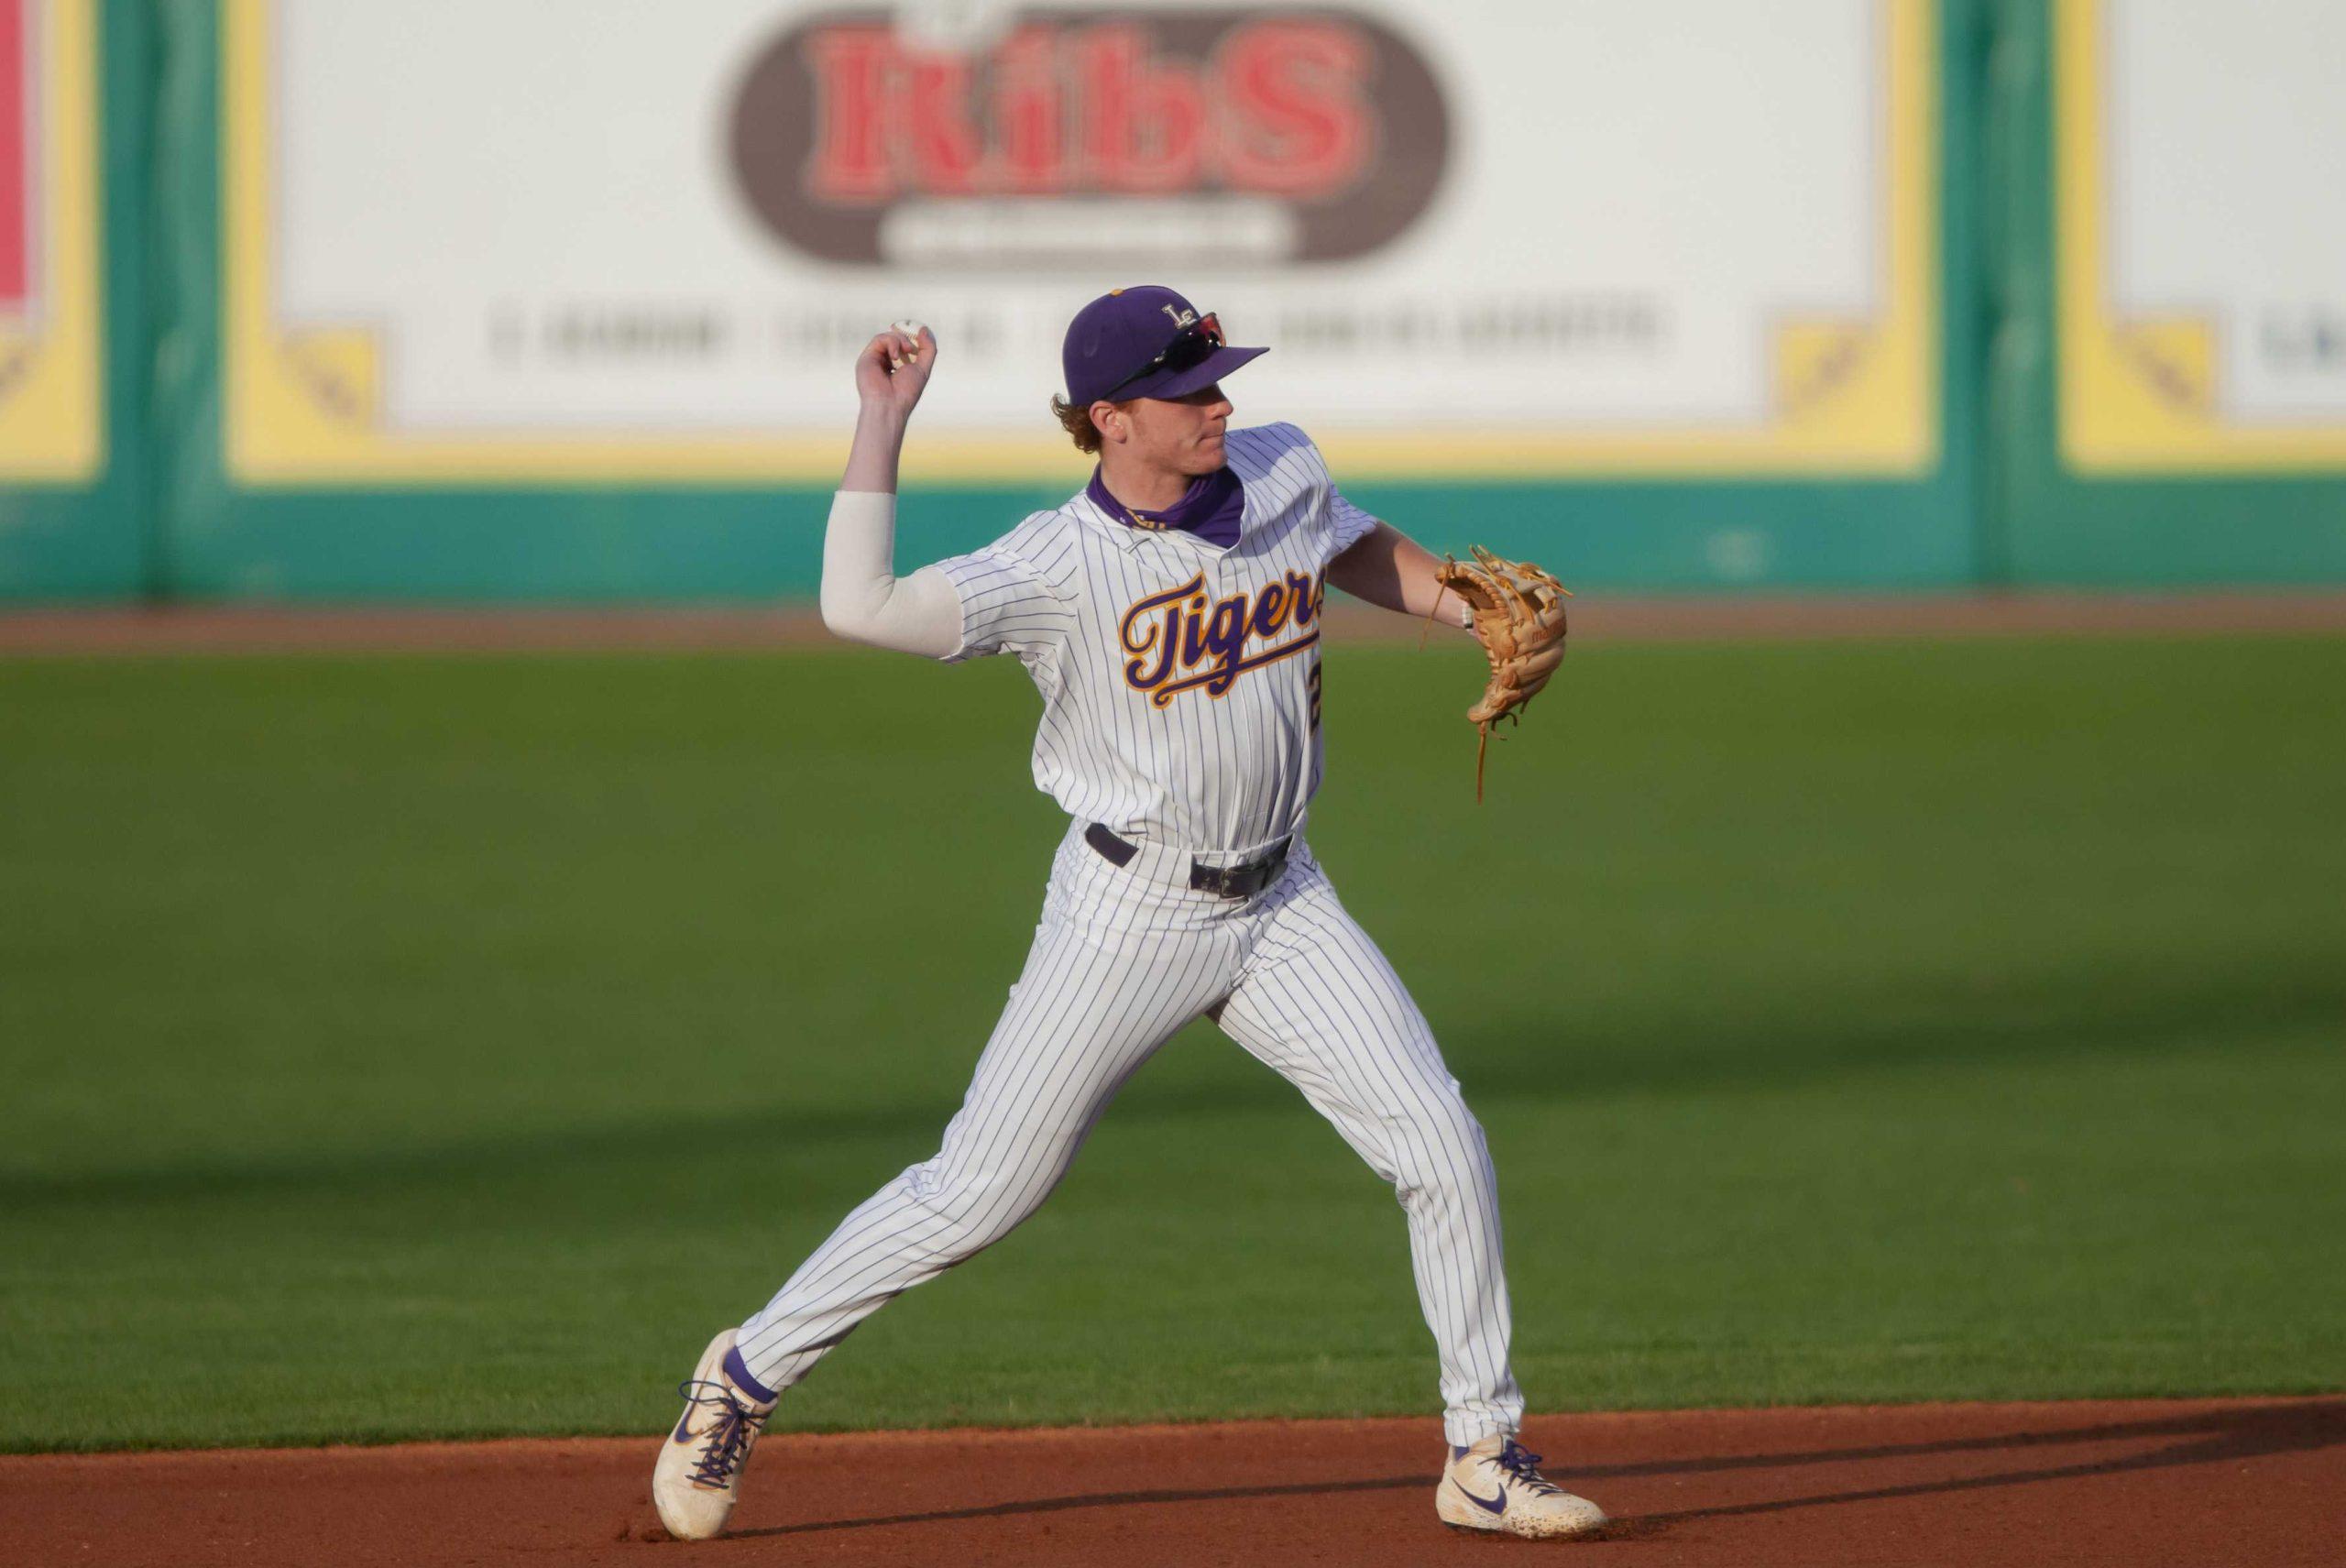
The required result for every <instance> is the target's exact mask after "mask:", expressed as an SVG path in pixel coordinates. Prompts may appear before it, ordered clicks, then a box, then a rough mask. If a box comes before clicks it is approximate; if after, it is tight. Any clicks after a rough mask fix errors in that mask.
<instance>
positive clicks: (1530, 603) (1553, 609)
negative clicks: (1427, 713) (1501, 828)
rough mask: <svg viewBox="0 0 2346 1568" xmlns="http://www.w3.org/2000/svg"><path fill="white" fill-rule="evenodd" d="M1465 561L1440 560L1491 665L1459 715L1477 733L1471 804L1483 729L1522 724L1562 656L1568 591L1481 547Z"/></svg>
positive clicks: (1486, 733)
mask: <svg viewBox="0 0 2346 1568" xmlns="http://www.w3.org/2000/svg"><path fill="white" fill-rule="evenodd" d="M1471 551H1472V554H1473V555H1474V559H1473V560H1472V561H1457V560H1451V559H1448V558H1445V559H1444V560H1443V561H1442V567H1441V570H1440V572H1439V574H1438V576H1439V577H1440V580H1441V582H1442V587H1445V588H1448V589H1449V590H1450V591H1451V592H1453V593H1454V594H1456V595H1457V596H1458V597H1459V598H1462V599H1464V600H1465V601H1466V606H1467V609H1468V610H1469V611H1470V612H1471V613H1472V615H1473V618H1474V622H1473V628H1472V630H1474V636H1475V638H1476V639H1477V640H1478V641H1481V643H1482V644H1483V652H1485V654H1487V655H1488V656H1489V658H1490V661H1491V680H1490V684H1489V685H1486V686H1485V687H1484V688H1483V696H1482V698H1481V700H1480V701H1478V702H1476V703H1475V704H1474V707H1470V708H1468V709H1467V710H1466V718H1467V721H1468V722H1469V723H1471V724H1473V725H1474V728H1475V729H1477V730H1478V731H1479V732H1480V733H1481V737H1482V739H1481V740H1479V741H1478V742H1477V743H1476V745H1475V748H1474V798H1475V800H1477V801H1480V800H1481V799H1482V798H1483V757H1484V753H1485V752H1486V751H1488V750H1489V749H1490V743H1491V726H1492V725H1494V724H1496V723H1497V722H1498V721H1499V720H1500V719H1502V718H1510V717H1511V718H1514V719H1515V721H1516V722H1517V723H1518V724H1520V723H1521V722H1523V718H1522V713H1523V705H1524V704H1526V703H1528V702H1529V701H1530V700H1531V699H1532V698H1533V697H1535V696H1539V695H1540V688H1541V687H1543V686H1545V685H1547V684H1548V678H1549V677H1550V676H1551V675H1553V674H1555V673H1556V666H1557V665H1558V664H1560V663H1563V658H1564V600H1566V599H1568V598H1572V597H1573V596H1572V590H1571V589H1570V588H1567V587H1564V585H1563V584H1562V583H1560V582H1558V581H1556V579H1555V578H1553V577H1551V576H1549V575H1548V574H1547V573H1545V572H1543V571H1541V570H1540V568H1539V567H1537V566H1535V565H1531V564H1530V563H1529V562H1528V561H1509V560H1507V559H1506V558H1505V557H1503V556H1499V555H1494V554H1491V553H1490V552H1489V551H1488V550H1485V549H1484V548H1483V547H1482V546H1481V545H1479V544H1476V545H1474V546H1471Z"/></svg>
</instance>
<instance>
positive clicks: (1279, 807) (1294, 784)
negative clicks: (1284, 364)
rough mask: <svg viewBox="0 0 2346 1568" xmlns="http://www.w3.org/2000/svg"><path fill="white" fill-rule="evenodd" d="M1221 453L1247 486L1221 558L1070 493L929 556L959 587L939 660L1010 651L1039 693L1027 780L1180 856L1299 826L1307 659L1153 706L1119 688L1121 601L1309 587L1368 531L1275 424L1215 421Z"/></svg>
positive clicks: (1366, 522)
mask: <svg viewBox="0 0 2346 1568" xmlns="http://www.w3.org/2000/svg"><path fill="white" fill-rule="evenodd" d="M1225 452H1226V455H1227V457H1228V460H1229V463H1230V466H1231V468H1232V469H1233V471H1234V472H1235V473H1236V474H1237V475H1238V477H1239V478H1240V479H1241V480H1242V481H1243V482H1244V485H1245V487H1246V497H1245V510H1244V515H1243V516H1242V518H1241V521H1240V523H1239V537H1238V543H1236V544H1234V545H1233V546H1232V547H1231V548H1230V549H1229V550H1226V551H1222V550H1216V549H1214V548H1213V547H1212V546H1211V545H1210V544H1207V543H1204V542H1202V541H1200V540H1199V539H1196V538H1194V537H1192V536H1191V535H1189V534H1187V533H1182V532H1144V531H1142V530H1137V529H1135V528H1132V527H1130V526H1128V525H1127V524H1125V523H1123V522H1120V521H1117V520H1115V519H1114V518H1112V517H1109V516H1107V515H1106V514H1105V513H1103V512H1102V511H1101V510H1100V509H1099V508H1098V507H1096V506H1094V505H1093V504H1092V502H1091V499H1090V498H1089V497H1087V496H1085V495H1083V494H1082V493H1081V492H1080V491H1079V492H1078V493H1077V494H1076V495H1074V496H1072V497H1070V498H1069V500H1068V502H1067V504H1066V505H1064V506H1062V507H1060V508H1059V509H1058V510H1056V511H1047V512H1036V514H1034V515H1033V516H1032V517H1029V518H1027V519H1026V521H1024V522H1022V523H1020V524H1019V525H1018V526H1017V527H1016V528H1014V529H1013V530H1012V531H1011V532H1009V533H1007V534H1005V535H1003V537H1002V538H1000V539H998V540H996V541H994V542H993V543H992V544H989V545H987V546H985V547H984V548H983V549H981V550H977V551H973V552H972V553H970V554H967V555H956V556H952V557H950V558H948V559H947V560H944V561H940V562H938V563H937V566H938V568H939V569H940V570H941V571H943V572H944V573H945V575H946V576H948V577H949V578H951V579H952V582H953V586H954V587H955V588H956V589H957V590H958V591H959V593H960V595H961V619H962V628H961V646H960V648H959V650H957V651H956V652H954V653H953V655H952V658H953V659H955V660H961V659H970V658H976V657H978V656H980V655H982V654H987V653H997V652H1009V653H1014V654H1015V655H1017V657H1018V658H1019V660H1020V661H1021V662H1022V663H1025V666H1026V669H1027V671H1028V673H1029V674H1032V675H1033V676H1034V679H1035V684H1036V687H1037V689H1039V690H1040V691H1041V693H1042V696H1043V718H1042V722H1041V724H1040V725H1039V726H1038V728H1037V729H1036V736H1035V758H1034V769H1035V785H1036V788H1037V789H1040V790H1042V791H1043V792H1044V793H1045V794H1047V795H1050V796H1051V797H1052V798H1053V799H1055V800H1057V801H1058V803H1059V806H1060V807H1061V808H1062V809H1064V810H1065V811H1066V812H1067V814H1068V815H1069V816H1070V817H1081V818H1082V819H1084V820H1086V821H1090V822H1103V823H1106V824H1107V825H1108V826H1109V827H1110V828H1114V829H1115V830H1116V831H1117V832H1118V833H1121V834H1123V835H1124V837H1125V838H1127V839H1135V840H1139V841H1144V842H1152V843H1159V844H1179V845H1183V846H1186V847H1188V848H1189V849H1193V850H1239V849H1243V848H1244V847H1245V846H1247V845H1250V844H1262V843H1267V842H1269V841H1270V840H1272V839H1280V838H1284V837H1286V836H1287V835H1288V834H1290V833H1293V832H1295V831H1296V830H1297V829H1299V828H1301V827H1302V825H1303V822H1304V816H1305V807H1306V806H1308V805H1309V804H1310V799H1311V796H1312V795H1313V793H1314V792H1316V791H1317V790H1318V789H1319V787H1320V777H1321V765H1322V762H1321V751H1322V749H1321V743H1320V731H1319V728H1318V725H1317V724H1316V723H1315V722H1314V715H1315V713H1316V712H1317V708H1318V702H1317V696H1316V693H1317V674H1318V670H1319V652H1318V650H1317V649H1316V648H1314V649H1310V650H1309V651H1307V652H1303V653H1301V654H1299V655H1298V656H1296V657H1294V658H1290V659H1285V660H1281V661H1279V662H1277V663H1270V664H1266V665H1264V666H1262V667H1260V668H1257V669H1253V670H1249V671H1248V672H1246V674H1244V675H1242V676H1240V677H1239V679H1238V680H1237V682H1236V684H1235V685H1233V686H1232V687H1231V688H1230V690H1229V692H1228V693H1227V694H1226V695H1224V696H1210V695H1208V694H1207V693H1206V692H1204V691H1190V692H1185V693H1183V694H1181V695H1180V696H1178V697H1177V698H1176V699H1175V700H1174V701H1172V702H1171V703H1170V704H1168V705H1167V706H1165V707H1161V708H1160V707H1154V706H1152V705H1151V704H1149V703H1148V702H1146V700H1143V699H1141V698H1140V697H1139V696H1137V695H1136V694H1135V692H1134V690H1133V688H1132V687H1131V686H1130V685H1128V684H1127V683H1126V681H1125V678H1124V666H1125V663H1126V662H1127V660H1128V658H1129V657H1130V654H1129V652H1127V651H1126V650H1125V649H1124V647H1123V646H1122V645H1121V644H1120V643H1119V641H1118V633H1119V626H1120V622H1121V620H1122V617H1123V616H1124V611H1125V610H1126V609H1127V608H1128V607H1130V606H1132V605H1135V604H1137V603H1139V602H1140V601H1142V600H1144V599H1146V598H1150V597H1151V596H1154V595H1161V594H1164V593H1167V592H1168V591H1170V590H1172V589H1174V588H1177V587H1180V586H1181V585H1182V584H1184V583H1186V582H1188V581H1189V580H1190V579H1191V578H1194V577H1200V576H1201V577H1202V578H1203V584H1204V586H1203V592H1204V594H1205V596H1206V598H1208V599H1209V600H1213V599H1221V598H1226V597H1231V596H1235V595H1242V594H1244V595H1255V594H1259V593H1260V591H1261V590H1262V589H1263V588H1264V587H1266V586H1267V585H1271V584H1277V583H1283V582H1284V581H1285V580H1286V579H1287V577H1288V575H1289V574H1294V575H1295V576H1299V577H1306V578H1311V579H1314V580H1316V579H1317V578H1318V577H1319V576H1320V574H1321V572H1322V571H1324V570H1325V568H1326V566H1327V564H1328V562H1329V561H1330V560H1332V559H1333V558H1334V557H1335V556H1337V555H1339V554H1343V552H1344V551H1346V550H1348V549H1350V548H1351V547H1352V546H1353V545H1354V543H1358V542H1359V541H1360V539H1361V538H1362V537H1363V536H1364V535H1365V534H1366V533H1367V532H1369V530H1370V529H1372V528H1374V527H1375V526H1376V519H1374V518H1372V517H1370V516H1369V515H1368V514H1367V513H1365V512H1364V511H1362V510H1359V509H1358V508H1356V507H1354V506H1353V505H1352V503H1350V502H1349V501H1346V500H1345V499H1343V497H1342V496H1341V495H1339V494H1338V493H1337V491H1336V489H1335V487H1334V486H1333V485H1332V483H1330V481H1329V478H1328V469H1327V465H1326V464H1325V463H1324V462H1322V461H1321V456H1320V451H1319V448H1317V447H1315V446H1313V445H1312V444H1311V442H1310V438H1309V437H1307V436H1306V435H1305V434H1304V433H1302V432H1301V431H1299V430H1298V429H1297V428H1296V427H1295V426H1293V425H1291V424H1274V425H1265V426H1262V427H1260V428H1258V429H1255V430H1234V431H1232V432H1231V433H1230V434H1229V437H1228V440H1227V442H1226V444H1225ZM1314 629H1315V630H1316V621H1315V623H1314ZM1257 645H1259V644H1257Z"/></svg>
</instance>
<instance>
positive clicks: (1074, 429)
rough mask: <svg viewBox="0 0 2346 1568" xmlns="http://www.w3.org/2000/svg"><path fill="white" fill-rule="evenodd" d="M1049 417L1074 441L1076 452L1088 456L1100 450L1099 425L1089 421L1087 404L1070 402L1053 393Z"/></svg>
mask: <svg viewBox="0 0 2346 1568" xmlns="http://www.w3.org/2000/svg"><path fill="white" fill-rule="evenodd" d="M1051 417H1052V418H1054V419H1056V420H1058V422H1059V428H1060V429H1061V430H1063V431H1066V432H1067V438H1068V439H1069V441H1072V442H1074V443H1075V449H1076V450H1077V451H1078V452H1080V453H1083V454H1084V455H1087V456H1088V455H1091V454H1092V453H1095V452H1098V451H1099V450H1100V427H1099V426H1098V425H1096V424H1093V423H1092V422H1091V406H1090V405H1089V404H1077V403H1071V402H1069V401H1068V400H1066V399H1065V398H1062V397H1060V396H1058V394H1057V393H1053V394H1052V396H1051Z"/></svg>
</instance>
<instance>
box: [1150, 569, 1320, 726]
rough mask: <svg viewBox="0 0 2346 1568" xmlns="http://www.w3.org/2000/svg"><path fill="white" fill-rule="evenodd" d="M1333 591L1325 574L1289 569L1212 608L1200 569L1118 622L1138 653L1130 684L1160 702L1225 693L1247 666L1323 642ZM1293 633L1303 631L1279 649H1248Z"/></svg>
mask: <svg viewBox="0 0 2346 1568" xmlns="http://www.w3.org/2000/svg"><path fill="white" fill-rule="evenodd" d="M1327 591H1328V585H1327V580H1326V578H1325V576H1305V575H1304V574H1302V573H1300V572H1288V573H1287V574H1286V575H1284V576H1281V577H1280V578H1279V579H1278V580H1277V581H1276V582H1270V583H1266V584H1264V585H1263V587H1261V588H1260V589H1258V590H1257V591H1255V593H1252V594H1233V595H1231V596H1230V597H1229V598H1225V599H1216V600H1215V601H1213V607H1212V609H1207V607H1206V579H1205V575H1204V574H1203V573H1200V574H1199V575H1198V576H1194V577H1191V578H1190V579H1189V581H1188V582H1186V583H1183V584H1182V585H1181V586H1180V587H1178V588H1168V589H1167V590H1166V591H1165V592H1163V593H1161V594H1151V595H1149V596H1148V598H1145V599H1142V600H1140V601H1138V602H1137V603H1135V605H1134V606H1133V607H1132V608H1131V609H1127V610H1125V611H1124V620H1122V621H1120V622H1118V623H1117V627H1116V638H1117V641H1120V642H1121V643H1123V644H1124V652H1127V653H1130V654H1131V655H1133V656H1132V657H1131V658H1130V659H1128V660H1126V661H1125V662H1124V684H1125V685H1129V686H1131V687H1132V688H1133V689H1134V690H1135V691H1145V692H1146V693H1148V694H1149V696H1148V700H1149V702H1150V703H1151V704H1152V705H1154V706H1156V707H1170V706H1171V705H1172V702H1173V699H1174V698H1175V697H1177V696H1180V695H1181V693H1183V692H1185V691H1196V690H1200V689H1202V690H1203V691H1204V692H1205V694H1206V695H1207V696H1215V697H1218V696H1222V695H1223V694H1225V693H1227V692H1228V691H1229V690H1230V688H1231V687H1232V686H1234V685H1237V684H1238V677H1239V676H1241V675H1243V674H1245V673H1246V672H1247V671H1249V670H1259V669H1261V668H1262V667H1263V666H1264V665H1266V664H1269V663H1277V661H1279V660H1281V659H1284V658H1286V657H1287V656H1288V655H1289V654H1290V653H1300V652H1303V650H1305V649H1306V648H1309V647H1310V646H1311V645H1312V644H1313V643H1315V642H1317V641H1320V628H1319V626H1318V625H1317V624H1316V623H1317V622H1318V620H1319V619H1320V603H1321V599H1322V598H1325V597H1326V596H1327ZM1306 628H1309V629H1310V630H1305V629H1306ZM1288 630H1292V631H1294V632H1295V633H1296V635H1295V636H1294V637H1292V638H1290V639H1288V641H1285V642H1282V643H1280V644H1279V645H1278V646H1277V647H1275V648H1261V649H1257V650H1256V651H1255V652H1252V653H1249V652H1246V644H1247V643H1248V642H1249V641H1266V642H1267V641H1270V640H1271V639H1273V638H1275V637H1277V636H1278V635H1279V633H1281V632H1282V631H1288Z"/></svg>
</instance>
